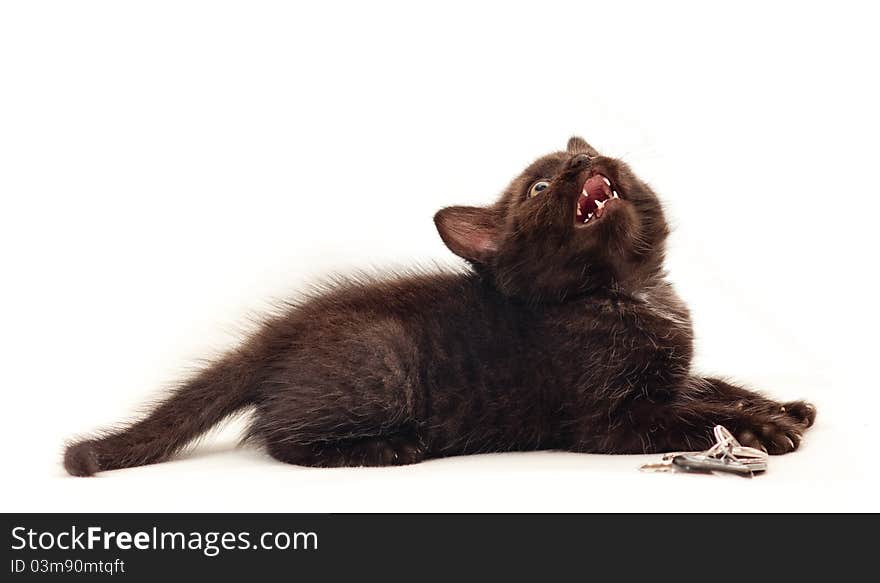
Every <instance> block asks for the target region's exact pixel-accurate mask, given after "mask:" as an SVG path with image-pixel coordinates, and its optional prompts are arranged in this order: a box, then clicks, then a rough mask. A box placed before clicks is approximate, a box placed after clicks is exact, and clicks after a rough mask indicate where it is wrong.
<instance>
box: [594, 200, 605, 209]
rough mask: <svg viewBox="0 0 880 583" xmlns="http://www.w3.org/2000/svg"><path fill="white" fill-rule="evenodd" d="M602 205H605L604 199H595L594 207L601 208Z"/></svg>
mask: <svg viewBox="0 0 880 583" xmlns="http://www.w3.org/2000/svg"><path fill="white" fill-rule="evenodd" d="M603 206H605V201H604V200H597V201H596V208H602V207H603Z"/></svg>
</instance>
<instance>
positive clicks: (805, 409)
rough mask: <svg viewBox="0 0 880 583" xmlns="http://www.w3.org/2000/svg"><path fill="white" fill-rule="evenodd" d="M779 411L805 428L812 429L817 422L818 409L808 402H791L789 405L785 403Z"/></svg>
mask: <svg viewBox="0 0 880 583" xmlns="http://www.w3.org/2000/svg"><path fill="white" fill-rule="evenodd" d="M779 410H780V412H781V413H785V414H786V415H788V416H789V417H791V418H792V419H794V420H795V421H796V422H797V423H799V424H801V425H803V426H804V427H805V428H806V427H811V426H812V425H813V423H815V421H816V407H815V405H813V404H812V403H807V402H806V401H789V402H788V403H783V404H782V406H781V407H780V408H779Z"/></svg>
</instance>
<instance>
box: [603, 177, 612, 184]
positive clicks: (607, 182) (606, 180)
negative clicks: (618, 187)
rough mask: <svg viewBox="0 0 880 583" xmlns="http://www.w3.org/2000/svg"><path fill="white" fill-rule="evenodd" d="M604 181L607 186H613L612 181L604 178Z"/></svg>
mask: <svg viewBox="0 0 880 583" xmlns="http://www.w3.org/2000/svg"><path fill="white" fill-rule="evenodd" d="M602 180H604V181H605V184H607V185H608V186H611V181H610V180H608V179H607V178H605V177H604V176H603V177H602Z"/></svg>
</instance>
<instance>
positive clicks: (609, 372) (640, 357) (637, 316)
mask: <svg viewBox="0 0 880 583" xmlns="http://www.w3.org/2000/svg"><path fill="white" fill-rule="evenodd" d="M541 336H542V338H541V339H539V340H538V341H539V343H540V344H541V345H542V347H543V351H544V353H545V354H546V355H548V357H549V358H550V361H551V362H552V363H553V368H554V369H555V373H556V375H558V376H560V377H563V378H567V380H568V383H567V384H569V385H576V386H581V385H584V384H586V385H590V386H592V385H626V384H633V385H638V384H642V383H644V382H652V383H658V382H660V383H667V382H668V383H671V382H674V379H675V377H678V376H680V375H682V374H687V371H688V370H689V368H690V361H691V358H692V355H693V335H692V328H691V323H690V318H689V315H688V312H687V309H686V308H685V306H684V304H682V303H681V302H680V301H678V300H677V298H674V297H673V298H672V299H671V300H670V299H669V298H667V297H661V298H656V297H647V296H646V297H634V298H590V299H587V300H584V301H583V302H581V303H579V304H577V305H573V306H567V307H566V308H565V309H560V310H557V311H555V312H552V313H549V314H548V319H547V322H546V325H545V327H544V329H543V330H542V333H541Z"/></svg>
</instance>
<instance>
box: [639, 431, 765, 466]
mask: <svg viewBox="0 0 880 583" xmlns="http://www.w3.org/2000/svg"><path fill="white" fill-rule="evenodd" d="M713 433H714V435H715V444H714V445H713V446H712V447H710V448H709V449H707V450H705V451H702V452H677V453H667V454H665V455H664V456H663V457H662V461H660V462H659V463H654V464H645V465H643V466H641V467H640V468H639V469H640V470H641V471H643V472H674V471H682V472H699V473H712V472H725V473H732V474H736V475H739V476H745V477H752V476H754V475H755V473H758V472H763V471H766V470H767V457H768V456H767V452H765V451H761V450H759V449H755V448H753V447H746V446H744V445H742V444H741V443H740V442H739V441H737V439H736V438H735V437H734V436H733V434H732V433H730V431H728V430H727V428H725V427H724V426H722V425H716V426H715V427H714V429H713Z"/></svg>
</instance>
